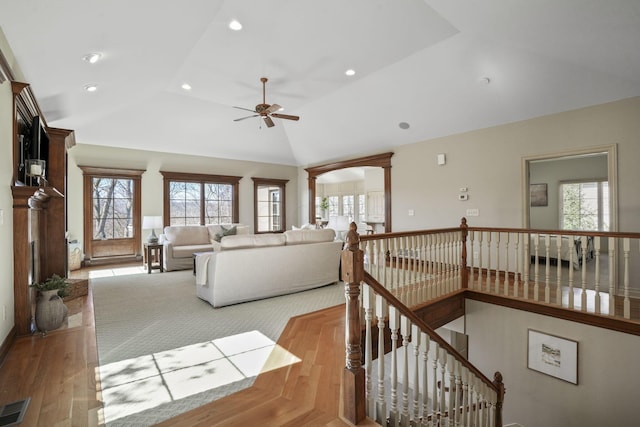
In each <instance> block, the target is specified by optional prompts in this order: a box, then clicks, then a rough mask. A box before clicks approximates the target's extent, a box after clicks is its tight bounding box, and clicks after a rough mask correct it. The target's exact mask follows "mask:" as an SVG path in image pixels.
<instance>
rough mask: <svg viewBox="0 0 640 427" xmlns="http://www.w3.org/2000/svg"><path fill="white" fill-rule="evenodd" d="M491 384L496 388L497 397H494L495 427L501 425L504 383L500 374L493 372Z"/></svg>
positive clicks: (500, 426)
mask: <svg viewBox="0 0 640 427" xmlns="http://www.w3.org/2000/svg"><path fill="white" fill-rule="evenodd" d="M493 385H495V386H496V388H497V389H498V398H497V399H496V424H495V427H502V403H503V402H504V392H505V389H504V383H503V382H502V374H501V373H500V372H496V373H495V374H493Z"/></svg>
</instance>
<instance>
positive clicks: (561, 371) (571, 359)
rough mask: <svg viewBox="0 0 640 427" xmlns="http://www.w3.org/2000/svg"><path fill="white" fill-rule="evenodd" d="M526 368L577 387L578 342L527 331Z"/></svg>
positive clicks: (532, 330)
mask: <svg viewBox="0 0 640 427" xmlns="http://www.w3.org/2000/svg"><path fill="white" fill-rule="evenodd" d="M527 348H528V351H527V368H529V369H531V370H534V371H537V372H541V373H543V374H546V375H549V376H552V377H555V378H558V379H560V380H563V381H566V382H568V383H571V384H575V385H578V341H574V340H570V339H567V338H562V337H558V336H556V335H551V334H547V333H544V332H540V331H536V330H534V329H528V335H527Z"/></svg>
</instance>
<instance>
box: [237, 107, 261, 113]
mask: <svg viewBox="0 0 640 427" xmlns="http://www.w3.org/2000/svg"><path fill="white" fill-rule="evenodd" d="M233 108H237V109H238V110H245V111H251V112H252V113H256V112H257V111H256V110H250V109H249V108H242V107H233Z"/></svg>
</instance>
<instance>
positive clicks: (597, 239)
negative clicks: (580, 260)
mask: <svg viewBox="0 0 640 427" xmlns="http://www.w3.org/2000/svg"><path fill="white" fill-rule="evenodd" d="M593 249H594V251H595V255H596V256H595V259H596V268H595V275H596V284H595V291H596V301H595V304H596V314H600V312H601V310H600V236H594V238H593Z"/></svg>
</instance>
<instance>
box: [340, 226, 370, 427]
mask: <svg viewBox="0 0 640 427" xmlns="http://www.w3.org/2000/svg"><path fill="white" fill-rule="evenodd" d="M346 242H347V243H346V245H347V247H346V248H345V249H344V250H343V251H342V280H343V281H344V283H345V297H346V322H345V341H346V343H345V344H346V367H345V369H344V372H343V381H342V382H343V396H344V397H343V399H344V402H343V403H344V405H343V406H344V408H343V411H344V412H343V416H344V417H345V418H346V419H347V420H349V421H350V422H351V423H353V424H358V423H359V422H360V421H362V420H364V418H365V416H366V390H365V371H364V368H363V367H362V345H361V342H362V341H361V333H362V328H361V326H360V303H359V296H360V283H361V282H362V280H363V279H364V253H363V252H362V250H360V249H359V247H358V245H359V243H360V237H359V236H358V233H357V232H356V224H355V223H354V222H352V223H351V225H350V226H349V232H348V233H347V237H346Z"/></svg>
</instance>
